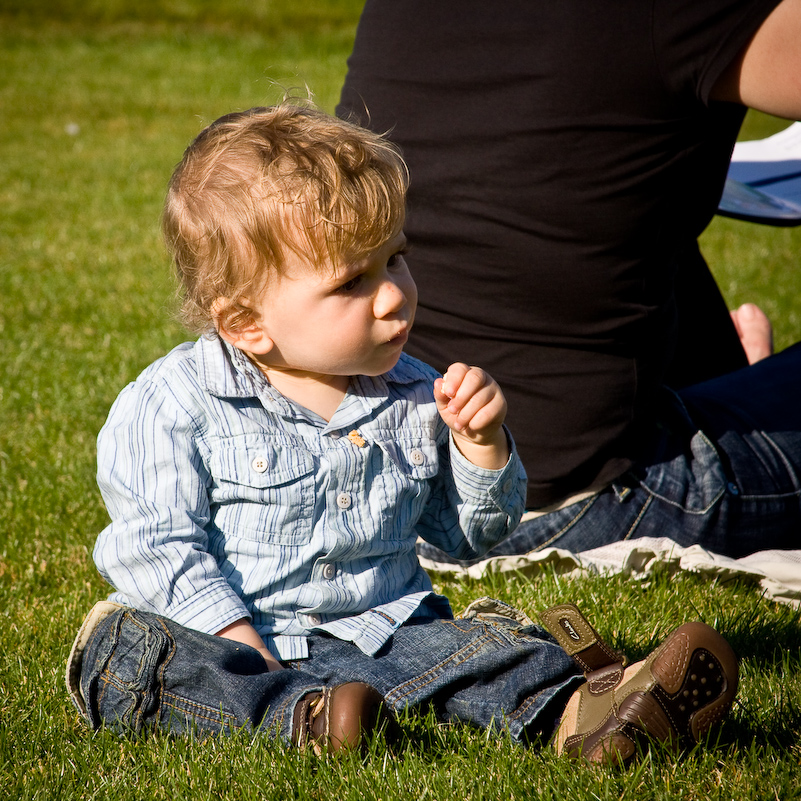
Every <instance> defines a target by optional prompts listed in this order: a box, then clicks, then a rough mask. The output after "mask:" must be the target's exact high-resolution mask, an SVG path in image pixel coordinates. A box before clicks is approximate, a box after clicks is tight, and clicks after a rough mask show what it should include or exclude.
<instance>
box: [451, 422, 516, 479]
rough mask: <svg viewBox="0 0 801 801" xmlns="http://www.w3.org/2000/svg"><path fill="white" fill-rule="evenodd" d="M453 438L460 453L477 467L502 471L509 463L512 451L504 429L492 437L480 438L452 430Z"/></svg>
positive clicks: (498, 430)
mask: <svg viewBox="0 0 801 801" xmlns="http://www.w3.org/2000/svg"><path fill="white" fill-rule="evenodd" d="M451 437H452V438H453V444H454V445H455V446H456V449H457V450H458V451H459V453H461V454H462V456H464V458H465V459H467V460H468V461H469V462H471V463H472V464H474V465H476V466H477V467H482V468H484V469H486V470H501V469H502V468H504V467H506V464H507V463H508V461H509V456H510V454H511V451H510V448H509V440H508V438H507V436H506V431H505V429H504V428H503V427H501V428H499V429H497V431H496V432H495V433H494V434H492V435H489V436H484V435H482V436H479V437H470V436H468V435H466V434H462V433H459V432H458V431H454V430H453V429H451Z"/></svg>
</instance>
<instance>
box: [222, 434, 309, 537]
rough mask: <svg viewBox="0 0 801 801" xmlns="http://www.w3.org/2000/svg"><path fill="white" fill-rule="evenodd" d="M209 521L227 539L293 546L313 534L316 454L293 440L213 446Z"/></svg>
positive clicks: (245, 439) (246, 440)
mask: <svg viewBox="0 0 801 801" xmlns="http://www.w3.org/2000/svg"><path fill="white" fill-rule="evenodd" d="M209 466H210V468H211V473H212V476H213V477H214V485H213V487H212V491H211V503H212V514H213V523H214V526H215V527H216V528H218V529H219V530H220V531H222V532H223V533H224V534H225V535H226V536H227V537H241V538H244V539H250V540H256V541H259V542H265V543H271V544H285V545H295V544H300V543H303V542H307V541H308V540H309V539H310V538H311V532H312V514H313V511H314V473H315V464H314V458H313V457H312V455H311V454H310V453H308V452H307V451H305V450H303V449H300V448H297V447H293V446H292V444H291V443H284V442H275V441H270V440H266V439H264V438H260V437H242V438H235V439H232V440H223V441H221V442H218V443H216V444H215V446H213V449H212V454H211V458H210V465H209Z"/></svg>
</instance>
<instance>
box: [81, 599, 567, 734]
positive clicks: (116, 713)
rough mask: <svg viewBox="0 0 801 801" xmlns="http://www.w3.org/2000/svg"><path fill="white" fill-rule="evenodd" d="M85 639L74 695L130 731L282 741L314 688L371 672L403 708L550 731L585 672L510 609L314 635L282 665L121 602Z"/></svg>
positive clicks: (97, 719) (93, 713)
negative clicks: (369, 632) (374, 645)
mask: <svg viewBox="0 0 801 801" xmlns="http://www.w3.org/2000/svg"><path fill="white" fill-rule="evenodd" d="M101 605H102V604H101ZM501 606H503V605H501ZM86 640H87V641H86V645H85V648H82V649H81V650H79V651H77V652H75V651H74V653H73V656H72V657H71V661H72V664H71V665H70V667H69V670H68V674H70V673H71V674H73V675H74V676H75V677H76V680H77V682H79V691H78V687H77V686H76V687H74V688H73V689H74V691H77V692H78V694H77V696H76V695H75V693H74V695H73V697H74V698H75V700H76V704H77V705H78V707H79V709H81V711H82V712H83V713H84V714H85V716H86V717H87V719H88V721H89V723H90V725H92V726H93V727H95V728H97V727H99V726H100V725H102V724H106V725H109V726H112V727H114V728H117V729H120V730H123V731H125V730H127V731H133V732H140V731H143V730H147V729H154V728H157V729H161V730H165V731H173V732H187V731H198V732H201V733H202V732H206V733H208V732H212V733H220V732H225V731H233V730H236V729H239V728H247V729H251V730H257V729H258V730H263V731H267V732H268V733H271V734H274V735H277V736H278V737H280V738H282V739H285V740H286V739H289V738H290V737H291V732H292V713H293V711H294V709H295V705H296V704H297V702H298V701H299V700H300V699H301V698H302V697H303V696H304V695H305V694H306V693H308V692H312V691H314V690H320V689H321V688H322V687H323V686H333V685H336V684H341V683H343V682H349V681H364V682H367V683H368V684H370V685H372V686H373V687H375V688H376V689H377V690H378V691H379V692H380V693H381V694H382V695H383V696H384V697H385V699H386V703H387V704H388V705H389V706H390V707H391V708H392V709H394V710H396V711H399V710H403V709H406V708H408V707H419V706H422V705H424V704H431V705H433V707H434V708H435V710H436V712H437V714H438V716H439V717H440V719H442V720H448V721H456V720H459V721H464V722H465V723H470V724H473V725H476V726H479V727H482V728H492V729H494V730H498V731H500V730H505V731H507V732H508V733H509V735H510V736H511V737H512V738H513V739H515V740H525V739H527V738H528V737H530V736H535V735H540V734H542V735H544V736H548V735H549V734H550V733H551V731H552V729H553V726H554V723H555V722H556V721H557V720H558V719H559V717H560V715H561V713H562V711H563V709H564V706H565V704H566V703H567V699H568V697H569V695H570V693H571V692H572V690H573V689H575V688H576V687H577V686H578V685H579V684H580V683H581V682H582V681H583V676H581V675H580V674H579V673H578V668H577V667H576V665H575V664H574V662H573V660H572V659H571V658H570V657H568V656H567V654H566V653H565V652H564V651H563V650H562V648H561V647H559V646H558V645H557V644H556V642H555V641H554V640H553V639H552V638H551V637H550V635H548V634H547V633H546V632H544V631H543V630H542V629H540V628H539V627H538V626H535V625H521V624H520V623H517V622H515V621H513V620H509V619H505V618H502V619H485V618H483V617H473V618H470V619H465V618H457V619H455V620H441V619H436V618H424V619H413V620H411V621H409V622H408V623H407V624H405V625H404V626H402V627H401V628H400V629H398V631H397V632H395V634H394V636H393V637H392V639H391V640H390V641H389V642H388V643H387V644H386V645H385V646H384V648H383V649H382V650H381V651H380V652H379V653H378V654H377V655H376V656H375V657H371V656H366V655H365V654H363V653H362V652H361V651H359V649H358V648H357V647H356V646H354V645H353V644H352V643H348V642H343V641H341V640H337V639H335V638H333V637H330V636H328V635H314V636H312V637H310V638H309V645H310V656H309V658H308V659H303V660H298V661H296V662H292V663H290V664H289V665H288V666H287V669H285V670H279V671H274V672H269V671H268V670H267V667H266V663H265V662H264V659H263V658H262V657H261V655H260V654H259V653H258V652H257V651H255V650H254V649H252V648H250V647H248V646H246V645H241V644H239V643H236V642H233V641H231V640H228V639H224V638H222V637H214V636H212V635H208V634H203V633H200V632H197V631H193V630H190V629H187V628H184V627H182V626H180V625H178V624H177V623H174V622H173V621H171V620H168V619H166V618H163V617H159V616H157V615H153V614H150V613H145V612H140V611H137V610H135V609H128V608H124V607H122V608H117V609H116V610H115V611H112V612H111V613H110V614H107V616H106V617H104V618H103V619H102V620H101V621H100V622H99V623H98V624H97V625H96V626H95V627H94V629H93V631H92V632H91V633H90V634H89V636H88V637H87V638H86Z"/></svg>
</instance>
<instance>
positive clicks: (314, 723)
mask: <svg viewBox="0 0 801 801" xmlns="http://www.w3.org/2000/svg"><path fill="white" fill-rule="evenodd" d="M389 721H390V713H389V710H388V709H387V707H386V704H385V702H384V698H383V697H382V696H381V694H380V693H379V692H378V691H377V690H376V689H374V688H373V687H371V686H370V685H369V684H364V683H363V682H358V681H353V682H349V683H347V684H339V685H337V686H335V687H325V688H324V689H323V690H322V692H312V693H308V694H307V695H305V696H303V698H301V699H300V701H299V702H298V703H297V705H296V706H295V712H294V715H293V717H292V742H293V743H294V744H295V745H297V746H298V747H300V748H306V747H311V748H312V749H313V750H314V752H315V753H316V754H318V755H320V754H322V753H323V752H324V751H327V752H329V753H333V752H336V751H340V750H342V749H345V748H357V747H360V746H361V745H363V742H364V738H363V735H364V734H367V733H369V732H372V731H375V730H376V729H377V728H379V727H380V726H381V725H385V724H388V723H389Z"/></svg>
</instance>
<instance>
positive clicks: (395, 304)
mask: <svg viewBox="0 0 801 801" xmlns="http://www.w3.org/2000/svg"><path fill="white" fill-rule="evenodd" d="M406 302H407V300H406V293H405V292H404V291H403V289H401V287H400V286H399V285H398V284H396V283H395V282H394V281H392V280H390V279H387V280H386V281H384V283H383V284H381V286H380V288H379V290H378V294H377V295H376V299H375V316H376V317H378V318H381V317H386V316H387V315H389V314H395V313H396V312H399V311H400V310H401V309H402V308H403V307H404V306H405V305H406Z"/></svg>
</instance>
